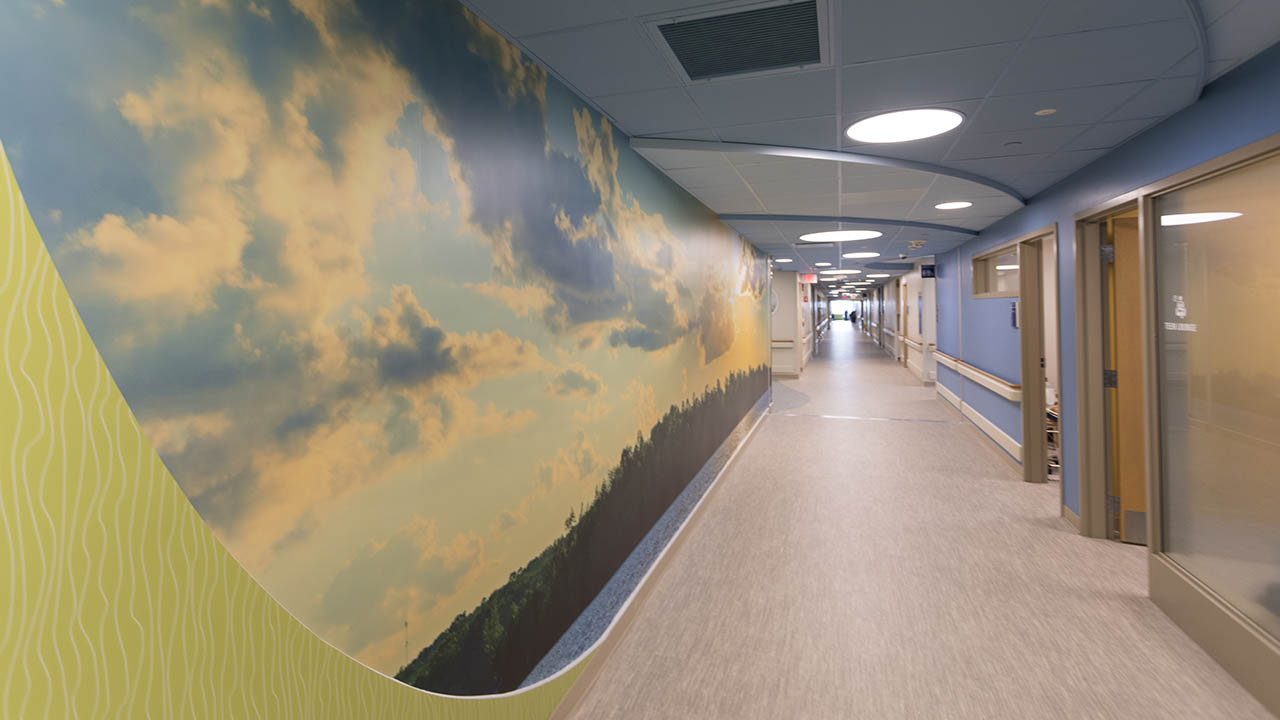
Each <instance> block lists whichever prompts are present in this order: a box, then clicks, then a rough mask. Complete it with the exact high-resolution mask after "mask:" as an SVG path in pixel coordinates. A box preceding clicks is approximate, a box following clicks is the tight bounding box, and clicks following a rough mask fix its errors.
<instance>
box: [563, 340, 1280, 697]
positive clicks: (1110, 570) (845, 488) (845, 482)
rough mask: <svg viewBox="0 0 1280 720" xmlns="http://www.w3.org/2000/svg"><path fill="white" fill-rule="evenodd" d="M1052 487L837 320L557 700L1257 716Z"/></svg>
mask: <svg viewBox="0 0 1280 720" xmlns="http://www.w3.org/2000/svg"><path fill="white" fill-rule="evenodd" d="M1058 493H1059V489H1058V486H1057V485H1056V484H1050V485H1044V486H1033V485H1027V484H1025V483H1022V482H1021V481H1020V479H1019V473H1018V470H1017V466H1016V465H1014V464H1013V462H1012V461H1011V460H1009V459H1008V458H1007V457H1006V456H1004V455H1003V454H1002V453H1001V452H1000V451H999V450H998V449H996V448H995V446H994V445H992V444H991V443H990V441H988V440H987V439H986V438H984V437H983V436H982V435H981V434H980V433H979V432H978V430H977V429H976V428H974V427H973V426H972V425H970V424H969V423H968V422H967V421H965V420H964V419H963V418H962V417H961V416H960V415H959V414H958V413H956V412H954V411H953V410H952V409H951V408H950V407H949V406H948V405H946V404H945V403H944V402H943V401H941V400H938V399H937V398H936V396H935V394H934V389H933V388H932V387H926V386H922V385H921V384H920V383H919V382H917V381H916V380H915V378H914V377H913V376H911V375H910V374H909V373H908V372H907V371H906V370H905V369H903V368H901V367H899V366H897V365H895V364H894V363H893V361H892V360H891V359H890V358H889V357H888V356H887V355H885V354H883V353H882V352H881V351H880V350H879V349H878V348H876V347H875V346H874V345H872V344H871V342H870V341H869V340H867V339H866V338H864V337H862V336H861V335H855V333H854V332H853V331H852V329H851V328H850V325H849V323H846V322H837V323H834V326H833V329H832V332H831V333H830V336H829V338H828V339H827V340H826V341H824V347H823V348H822V352H821V355H820V356H819V357H818V358H816V359H815V360H814V361H813V362H812V364H811V365H810V366H809V367H808V368H806V370H805V372H804V375H803V377H802V378H800V379H798V380H781V381H775V383H774V406H773V410H772V413H771V414H770V415H769V416H768V417H767V418H766V419H765V420H764V421H763V423H762V424H761V425H760V427H759V428H758V429H757V430H756V433H755V435H754V437H753V438H752V439H751V440H750V441H749V443H748V444H747V446H746V447H745V448H743V450H742V451H741V453H740V454H739V456H738V458H737V460H736V461H735V462H734V463H733V465H732V466H731V467H730V469H729V471H728V472H727V473H725V475H724V476H723V477H722V478H721V479H720V483H719V485H718V486H717V487H716V488H715V489H714V490H713V491H712V494H711V495H710V497H709V498H708V500H707V502H706V503H705V504H704V506H703V509H702V511H701V512H700V513H699V516H698V517H697V518H696V519H695V520H694V522H693V523H692V524H691V525H690V526H689V527H688V528H687V532H689V533H690V534H689V536H688V538H687V541H686V542H685V543H684V544H683V545H682V546H681V547H680V548H679V549H678V552H677V553H676V554H675V555H674V557H673V558H672V559H671V560H672V561H671V564H670V565H669V566H668V568H667V570H666V571H665V572H664V573H662V574H661V575H659V576H657V577H656V579H655V582H656V584H655V586H654V589H653V593H652V595H650V596H649V598H648V599H647V600H646V601H645V603H644V604H643V605H642V606H641V607H640V608H639V610H638V614H637V615H636V617H635V620H634V622H633V623H632V624H631V625H630V627H629V628H627V629H626V631H625V635H624V636H623V638H622V640H621V642H620V643H619V645H618V647H617V649H616V650H615V651H614V653H613V654H612V655H611V656H610V657H609V658H608V659H607V661H606V663H605V665H604V667H603V670H602V672H601V674H600V676H599V677H598V679H597V681H596V683H595V684H594V685H593V686H592V687H591V688H590V690H589V691H588V692H587V694H586V696H585V697H584V698H583V700H582V702H581V703H580V704H579V705H578V706H577V708H576V710H575V712H574V714H573V715H572V717H574V718H582V719H584V720H585V719H590V720H606V719H612V718H627V719H628V720H637V719H642V718H733V719H735V720H737V719H742V720H747V719H752V718H769V719H771V720H772V719H777V718H804V719H813V720H824V719H835V718H868V719H870V718H874V719H876V720H891V719H899V718H902V719H912V720H914V719H917V718H921V719H924V718H974V719H977V718H981V719H983V720H992V719H997V718H1011V719H1012V718H1017V719H1019V720H1024V719H1027V718H1033V719H1035V718H1072V719H1076V718H1116V719H1117V720H1122V719H1123V720H1132V719H1137V718H1152V719H1167V718H1197V719H1204V718H1231V719H1232V720H1250V719H1253V718H1257V719H1259V720H1263V719H1269V718H1271V717H1272V716H1271V715H1270V714H1269V713H1267V711H1266V710H1265V709H1263V708H1262V707H1261V706H1260V705H1259V704H1258V703H1257V702H1256V701H1255V700H1253V698H1252V697H1251V696H1250V695H1249V694H1248V693H1246V692H1245V691H1244V690H1243V689H1242V688H1241V687H1240V686H1239V685H1237V684H1236V683H1235V682H1234V681H1233V680H1232V679H1231V678H1230V677H1229V676H1228V675H1227V674H1226V673H1225V672H1224V671H1222V670H1221V669H1220V668H1219V667H1218V666H1217V665H1216V664H1214V662H1213V661H1212V660H1210V659H1209V657H1208V656H1206V655H1205V654H1204V653H1203V652H1202V651H1201V650H1200V649H1199V648H1198V647H1197V646H1196V645H1195V644H1194V643H1193V642H1191V640H1190V639H1188V638H1187V637H1186V636H1185V635H1184V634H1183V633H1182V632H1181V631H1180V630H1178V628H1177V627H1176V626H1174V624H1173V623H1172V622H1171V621H1170V620H1169V619H1168V618H1166V617H1165V616H1164V614H1162V613H1161V612H1160V610H1159V609H1157V608H1156V607H1155V605H1153V604H1152V603H1151V601H1150V600H1148V599H1147V597H1146V582H1147V575H1146V557H1145V551H1144V549H1142V548H1138V547H1131V546H1127V545H1122V544H1119V543H1114V542H1109V541H1104V540H1091V539H1087V538H1083V537H1080V536H1079V535H1077V534H1075V532H1074V530H1073V529H1072V528H1071V526H1070V525H1068V524H1067V523H1066V522H1065V521H1063V520H1061V519H1060V518H1059V517H1058V507H1059V499H1058ZM1278 680H1280V679H1278Z"/></svg>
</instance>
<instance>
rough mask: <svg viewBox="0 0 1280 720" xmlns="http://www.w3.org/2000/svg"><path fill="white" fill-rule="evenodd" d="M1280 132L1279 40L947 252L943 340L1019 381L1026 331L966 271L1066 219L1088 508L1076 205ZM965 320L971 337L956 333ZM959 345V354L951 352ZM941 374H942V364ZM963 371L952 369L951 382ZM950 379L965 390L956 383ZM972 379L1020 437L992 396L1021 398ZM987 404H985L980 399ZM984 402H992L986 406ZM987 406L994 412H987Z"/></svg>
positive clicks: (1070, 405)
mask: <svg viewBox="0 0 1280 720" xmlns="http://www.w3.org/2000/svg"><path fill="white" fill-rule="evenodd" d="M1276 133H1280V45H1277V46H1273V47H1271V48H1270V49H1268V50H1266V51H1264V52H1263V53H1260V54H1259V55H1258V56H1256V57H1255V58H1253V59H1252V60H1250V61H1249V62H1247V63H1245V64H1243V65H1241V66H1240V67H1239V68H1237V69H1235V70H1233V71H1232V72H1230V73H1228V74H1227V75H1224V76H1223V77H1222V78H1220V79H1219V80H1217V81H1215V82H1214V83H1212V84H1210V85H1209V86H1207V87H1206V88H1205V89H1204V92H1203V94H1202V95H1201V97H1200V99H1199V100H1198V101H1197V102H1196V103H1195V104H1193V105H1191V106H1189V107H1187V108H1186V109H1184V110H1182V111H1180V112H1178V113H1177V114H1175V115H1173V116H1172V117H1170V118H1168V119H1167V120H1165V121H1164V122H1162V123H1160V124H1159V125H1156V126H1155V127H1153V128H1151V129H1150V130H1147V131H1146V132H1145V133H1143V134H1141V135H1139V136H1137V137H1136V138H1134V139H1132V140H1130V141H1129V142H1127V143H1125V144H1124V145H1122V146H1120V147H1119V148H1116V149H1115V150H1113V151H1112V152H1110V153H1108V154H1107V155H1105V156H1103V157H1102V158H1100V159H1099V160H1097V161H1096V162H1094V163H1092V164H1091V165H1089V166H1087V167H1085V168H1083V169H1082V170H1080V171H1079V172H1077V173H1075V174H1073V175H1071V176H1070V177H1068V178H1067V179H1065V180H1063V181H1062V182H1060V183H1058V184H1057V185H1054V186H1053V187H1051V188H1049V189H1048V190H1045V191H1044V192H1042V193H1040V194H1039V195H1037V196H1036V197H1035V198H1033V200H1032V202H1030V203H1029V204H1028V205H1027V207H1025V208H1023V209H1022V210H1019V211H1018V212H1016V213H1014V214H1013V215H1010V216H1009V217H1007V218H1005V219H1003V220H1001V221H1000V222H998V223H996V224H995V225H992V226H991V227H990V228H988V229H987V230H985V231H984V232H983V233H982V234H981V235H979V236H978V237H977V238H975V239H973V240H972V241H970V242H968V243H966V244H965V245H963V246H961V247H960V248H957V250H956V251H955V252H954V255H955V259H954V260H944V259H943V258H948V257H949V256H951V255H952V253H947V254H946V255H942V256H939V258H938V264H939V271H940V273H939V274H940V275H942V274H944V273H946V268H947V267H950V265H949V263H955V265H958V268H955V272H952V273H946V274H949V275H952V276H953V277H956V278H957V279H958V280H959V282H960V284H961V290H962V292H961V299H960V300H959V304H960V307H958V308H957V307H954V305H955V304H956V302H957V301H956V296H955V293H954V291H953V292H950V293H946V292H942V291H941V284H942V282H943V279H942V278H941V277H940V278H939V285H940V291H939V293H938V302H939V304H940V307H939V321H940V325H939V328H938V338H939V341H938V342H939V347H940V348H942V350H943V352H946V353H947V354H956V353H958V357H961V358H962V359H964V360H965V362H968V363H970V364H972V365H976V366H978V367H980V368H982V369H983V370H986V371H987V372H990V373H993V374H995V375H998V376H1000V377H1003V378H1005V379H1006V380H1009V381H1010V382H1019V375H1020V373H1019V359H1018V333H1017V331H1015V330H1013V329H1012V328H1011V327H1010V323H1009V302H1008V301H1007V300H1003V301H1002V300H974V299H973V297H972V293H971V292H970V288H969V279H968V275H969V273H968V272H967V269H968V267H969V262H970V260H971V259H972V258H973V256H974V255H975V254H977V253H980V252H982V251H984V250H986V249H988V248H991V247H994V246H996V245H999V244H1000V243H1003V242H1007V241H1009V240H1012V239H1013V238H1015V237H1018V236H1019V235H1023V234H1026V233H1029V232H1032V231H1034V230H1037V229H1039V228H1042V227H1045V226H1046V225H1052V224H1056V225H1057V227H1058V288H1059V305H1058V319H1059V325H1060V332H1061V344H1060V349H1061V358H1062V388H1061V389H1060V390H1061V398H1062V451H1063V477H1062V483H1063V497H1064V498H1065V499H1066V504H1067V506H1068V507H1069V508H1071V510H1072V511H1073V512H1076V513H1078V512H1080V477H1079V468H1078V463H1077V457H1076V452H1077V447H1078V444H1077V426H1076V423H1077V414H1076V362H1075V358H1076V342H1075V332H1076V324H1075V301H1076V299H1075V219H1074V216H1075V213H1077V212H1079V211H1081V210H1086V209H1088V208H1090V207H1094V206H1096V205H1100V204H1103V203H1105V202H1106V201H1108V200H1110V199H1111V198H1114V197H1116V196H1118V195H1122V194H1124V193H1126V192H1129V191H1130V190H1134V189H1137V188H1140V187H1142V186H1144V185H1148V184H1150V183H1152V182H1155V181H1157V180H1160V179H1162V178H1165V177H1168V176H1170V175H1173V174H1174V173H1177V172H1180V171H1182V170H1185V169H1187V168H1190V167H1194V166H1196V165H1198V164H1200V163H1202V162H1205V161H1207V160H1211V159H1213V158H1215V157H1218V156H1220V155H1223V154H1225V153H1228V152H1231V151H1232V150H1235V149H1237V148H1240V147H1243V146H1245V145H1248V144H1249V143H1252V142H1255V141H1257V140H1261V139H1263V138H1265V137H1268V136H1270V135H1274V134H1276ZM957 324H959V325H962V327H963V333H964V335H963V337H962V338H956V337H955V328H956V327H957ZM953 349H954V350H956V353H953V352H952V350H953ZM939 378H940V379H941V378H942V373H941V371H940V374H939ZM952 379H956V380H958V379H960V378H958V377H956V376H955V375H953V374H948V380H952ZM945 384H946V385H947V387H948V388H949V389H951V390H953V391H955V390H956V388H955V386H954V385H952V383H951V382H949V381H948V382H945ZM975 387H976V386H975V385H974V384H973V383H970V382H968V381H964V388H963V389H964V391H965V394H964V395H962V397H963V398H964V399H965V401H966V402H968V403H969V404H970V405H973V406H974V408H975V409H978V410H979V411H980V412H983V414H984V415H986V416H987V417H988V419H990V420H991V421H992V422H994V423H995V424H996V425H997V426H998V427H1000V428H1001V429H1002V430H1004V431H1005V432H1006V433H1008V434H1009V435H1011V436H1013V437H1015V438H1016V437H1020V435H1021V427H1020V423H1019V414H1018V413H1017V412H1009V411H1008V410H1009V408H1007V407H1000V406H999V405H995V404H993V403H990V402H989V401H988V400H987V398H986V397H984V396H989V397H990V398H994V399H995V400H1000V401H1001V402H1005V404H1006V405H1012V404H1011V403H1007V402H1006V401H1003V400H1001V399H1000V398H998V397H996V396H994V395H991V394H990V393H986V392H985V391H982V393H983V394H982V395H980V394H979V391H977V390H975V391H973V392H972V393H971V392H970V388H975ZM979 404H982V407H979ZM983 408H986V409H985V410H984V409H983ZM987 411H990V412H991V413H992V414H990V415H987Z"/></svg>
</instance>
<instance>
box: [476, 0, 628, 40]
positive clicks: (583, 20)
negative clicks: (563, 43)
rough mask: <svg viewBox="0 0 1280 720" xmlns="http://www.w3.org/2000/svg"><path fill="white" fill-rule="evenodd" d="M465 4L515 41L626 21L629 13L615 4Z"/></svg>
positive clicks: (582, 0) (503, 0)
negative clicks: (570, 29)
mask: <svg viewBox="0 0 1280 720" xmlns="http://www.w3.org/2000/svg"><path fill="white" fill-rule="evenodd" d="M466 4H467V6H468V7H470V8H471V9H472V10H474V11H475V13H476V14H477V15H479V16H480V17H481V18H482V19H483V20H485V21H486V22H488V23H489V24H491V25H493V26H495V27H497V28H499V29H500V30H502V31H504V32H506V33H508V34H509V35H511V36H513V37H522V36H524V35H533V34H536V33H543V32H547V31H550V30H562V29H564V28H571V27H577V26H579V25H593V24H595V23H601V22H607V21H609V20H620V19H622V18H625V17H626V10H625V9H624V8H623V7H622V6H621V4H620V3H618V2H615V0H557V2H554V3H545V2H544V3H534V2H529V0H467V3H466Z"/></svg>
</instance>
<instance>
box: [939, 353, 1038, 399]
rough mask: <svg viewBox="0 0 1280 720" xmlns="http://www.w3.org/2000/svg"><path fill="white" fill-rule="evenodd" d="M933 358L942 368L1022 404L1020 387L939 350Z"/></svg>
mask: <svg viewBox="0 0 1280 720" xmlns="http://www.w3.org/2000/svg"><path fill="white" fill-rule="evenodd" d="M933 356H934V357H935V358H937V360H938V362H940V363H942V366H943V367H945V368H950V369H951V370H955V371H956V372H958V373H960V374H961V375H963V376H965V377H967V378H969V379H970V380H972V381H974V382H976V383H978V384H979V385H981V386H983V387H985V388H986V389H988V390H990V391H992V392H994V393H995V394H997V395H999V396H1000V397H1002V398H1004V399H1006V400H1011V401H1013V402H1022V386H1021V385H1016V384H1014V383H1011V382H1009V381H1008V380H1005V379H1004V378H1002V377H998V376H996V375H992V374H991V373H989V372H987V371H986V370H983V369H982V368H978V367H974V366H973V365H970V364H969V363H967V362H965V361H963V360H960V359H959V358H954V357H951V356H950V355H948V354H946V353H944V352H942V351H941V350H934V351H933Z"/></svg>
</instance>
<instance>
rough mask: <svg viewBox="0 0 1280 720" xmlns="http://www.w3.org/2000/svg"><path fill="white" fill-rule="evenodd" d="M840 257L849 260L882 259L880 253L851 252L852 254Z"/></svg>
mask: <svg viewBox="0 0 1280 720" xmlns="http://www.w3.org/2000/svg"><path fill="white" fill-rule="evenodd" d="M840 257H843V258H849V259H850V260H864V259H866V258H878V257H880V253H878V252H850V253H845V254H843V255H841V256H840Z"/></svg>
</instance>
